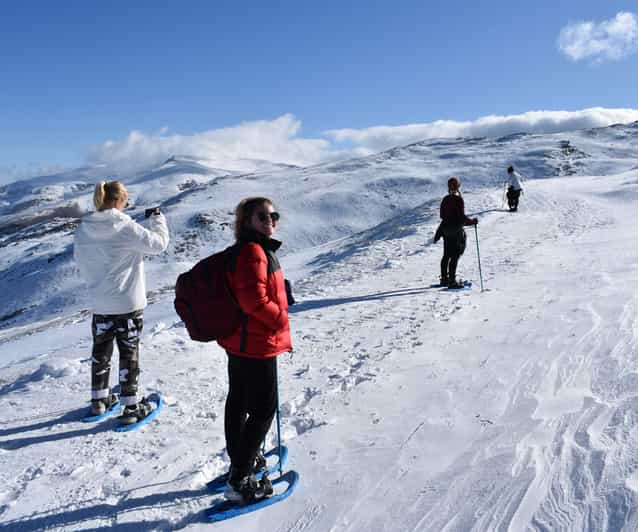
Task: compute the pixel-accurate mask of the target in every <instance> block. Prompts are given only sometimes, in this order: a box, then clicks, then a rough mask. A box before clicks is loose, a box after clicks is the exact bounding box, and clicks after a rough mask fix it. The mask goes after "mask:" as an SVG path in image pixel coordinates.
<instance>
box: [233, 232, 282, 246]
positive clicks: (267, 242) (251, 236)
mask: <svg viewBox="0 0 638 532" xmlns="http://www.w3.org/2000/svg"><path fill="white" fill-rule="evenodd" d="M239 241H240V242H242V243H245V242H256V243H257V244H259V245H260V246H261V247H263V248H264V249H266V250H269V251H277V250H278V249H279V248H280V247H281V241H280V240H275V239H274V238H268V237H267V236H266V235H264V234H263V233H260V232H259V231H255V230H254V229H242V231H241V233H240V235H239Z"/></svg>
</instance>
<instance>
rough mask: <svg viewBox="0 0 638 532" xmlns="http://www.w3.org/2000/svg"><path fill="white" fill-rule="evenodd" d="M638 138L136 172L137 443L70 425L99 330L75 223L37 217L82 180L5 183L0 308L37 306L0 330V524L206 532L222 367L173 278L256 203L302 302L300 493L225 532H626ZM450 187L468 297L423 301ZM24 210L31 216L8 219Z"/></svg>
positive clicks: (470, 142) (636, 129)
mask: <svg viewBox="0 0 638 532" xmlns="http://www.w3.org/2000/svg"><path fill="white" fill-rule="evenodd" d="M637 138H638V124H634V125H632V126H613V127H611V128H604V129H600V130H588V131H581V132H576V133H572V134H561V135H550V136H527V135H519V136H511V137H508V138H506V139H464V140H461V139H459V140H456V141H443V140H441V141H429V142H423V143H418V144H414V145H411V146H407V147H403V148H396V149H394V150H390V151H388V152H384V153H382V154H379V155H377V156H372V157H368V158H365V159H358V160H352V161H346V162H341V163H332V164H326V165H320V166H317V167H313V168H306V169H295V170H283V171H277V172H273V171H271V170H268V171H265V172H261V173H254V174H250V175H236V174H233V173H230V172H229V173H224V172H223V171H221V172H219V173H217V172H216V171H214V170H210V171H209V170H206V172H203V173H197V171H196V169H197V168H199V167H198V166H197V165H196V164H191V163H192V162H193V161H191V162H190V163H189V164H186V163H185V162H183V161H182V162H180V161H181V160H180V159H179V158H176V159H175V160H173V161H167V163H166V164H165V165H164V166H163V168H160V169H155V170H153V171H149V172H146V173H144V174H140V175H138V176H136V177H134V178H132V179H131V180H130V181H129V182H127V183H128V184H129V186H130V189H131V192H132V196H133V199H134V201H135V205H136V207H137V208H136V210H134V211H133V213H134V214H137V213H140V212H141V211H142V209H143V208H144V207H146V206H149V205H153V204H155V203H161V204H162V206H163V208H164V210H165V211H166V213H167V216H168V218H169V223H170V224H171V228H172V237H173V243H172V247H171V249H170V252H169V253H168V254H167V255H166V256H164V257H161V258H159V259H158V260H156V261H153V262H152V263H151V264H150V265H149V266H150V268H149V269H148V277H149V281H150V283H149V284H150V285H151V290H152V297H151V298H150V299H151V304H150V306H149V308H148V309H147V311H146V313H145V334H144V338H143V342H142V344H143V345H142V349H143V351H142V369H143V373H142V384H143V386H144V387H145V388H146V390H147V391H153V390H161V391H162V392H163V393H164V394H165V395H166V398H167V403H168V405H167V407H166V410H165V411H164V412H162V413H161V414H160V417H158V418H157V420H156V421H155V422H153V423H151V424H149V425H148V426H147V427H146V428H144V429H142V430H140V431H137V432H133V433H129V434H118V433H115V432H113V431H112V430H111V428H112V426H113V425H112V422H105V423H103V424H101V425H98V426H86V425H84V424H82V423H80V422H79V417H80V416H81V413H82V411H83V409H84V408H86V405H87V399H88V380H89V365H90V361H89V355H90V353H89V350H90V331H89V323H88V314H87V313H86V312H85V311H84V310H83V309H84V308H85V307H84V306H83V303H85V302H84V301H83V300H82V299H81V297H79V295H78V293H79V292H78V286H79V285H78V284H77V283H78V282H77V279H76V276H75V273H74V267H73V264H72V262H71V261H70V259H69V256H68V254H69V253H70V251H69V250H70V248H69V246H70V242H71V235H72V228H73V224H74V223H76V220H75V216H76V215H77V212H76V213H75V214H72V215H69V216H61V215H60V216H53V215H52V214H51V213H53V212H55V209H61V208H64V207H68V208H74V207H71V205H73V204H74V203H75V202H77V204H78V206H79V207H77V208H78V209H79V210H84V209H85V208H86V206H87V205H88V202H89V199H90V193H91V189H90V188H88V186H90V183H89V181H88V180H86V179H77V180H76V179H71V178H66V179H61V180H59V181H58V182H55V181H51V182H47V183H45V184H43V183H41V182H39V183H38V182H34V183H32V186H31V188H29V185H28V184H24V183H22V184H16V185H14V186H13V188H12V186H9V187H5V188H4V189H2V191H0V194H2V195H3V196H2V198H3V201H5V202H6V203H7V204H6V205H5V206H4V207H3V208H4V209H7V210H6V211H3V212H4V214H3V217H2V219H1V220H2V221H1V223H2V224H3V225H2V227H3V228H2V229H1V231H3V232H2V236H1V238H2V241H0V246H2V249H3V257H4V258H3V266H2V267H3V270H2V272H1V273H0V282H1V283H2V285H1V286H2V291H3V301H5V297H6V300H8V301H9V302H10V303H11V304H14V303H15V302H18V301H22V305H23V307H24V308H26V310H23V312H22V313H21V314H16V315H14V316H13V317H11V316H9V317H7V314H8V313H9V312H12V311H13V312H18V311H19V310H20V309H19V308H16V307H15V306H14V307H4V305H3V314H5V319H4V321H3V322H2V325H3V327H2V329H0V405H1V408H0V464H1V465H2V467H0V481H1V482H0V486H1V487H0V529H2V528H3V527H4V528H6V529H7V530H41V529H43V528H47V527H49V528H51V529H59V530H75V529H78V530H80V529H82V530H86V529H101V528H114V529H119V530H128V529H137V530H180V529H188V530H204V529H207V528H209V526H210V525H208V524H206V523H205V522H204V521H203V512H204V510H205V508H207V507H208V506H210V504H211V503H212V502H213V499H214V498H213V497H212V496H211V495H210V494H208V493H207V492H206V490H205V483H206V481H208V480H210V479H211V478H212V477H213V476H215V475H217V474H219V473H221V472H223V471H224V470H225V469H226V468H227V466H228V462H227V457H226V455H225V452H224V437H223V406H224V399H225V391H226V374H225V360H224V354H223V352H222V351H221V350H220V349H219V348H218V347H217V346H216V345H201V344H195V343H192V342H190V341H189V340H188V337H187V335H186V333H185V331H184V329H183V326H182V325H181V323H180V322H179V320H178V318H177V316H176V315H175V314H174V311H173V309H172V293H171V284H172V282H174V278H175V275H176V272H177V271H180V270H182V269H185V268H186V267H187V266H188V265H190V264H191V263H192V262H193V261H195V260H196V259H197V258H198V257H199V256H201V255H202V254H204V253H205V252H207V251H210V250H213V249H216V248H219V247H221V246H222V245H224V244H225V243H227V242H229V241H230V234H231V231H230V226H229V223H230V221H231V220H232V214H231V211H232V208H233V207H234V205H235V204H236V202H237V201H238V200H239V199H240V198H241V197H244V196H247V195H253V194H266V195H268V196H271V197H273V198H274V199H275V201H276V202H277V204H278V207H279V209H280V210H281V212H282V215H283V220H282V222H283V223H282V231H281V234H280V236H281V237H282V239H283V240H284V242H285V245H284V249H286V250H287V251H286V253H285V254H283V255H282V264H283V267H284V270H285V271H286V273H287V275H288V276H289V277H291V278H292V279H293V281H294V282H295V295H296V297H297V299H298V301H299V303H298V304H297V305H296V306H295V307H293V308H292V314H291V326H292V330H293V342H294V345H295V351H294V353H293V354H292V355H285V356H282V357H280V395H281V403H282V404H281V411H282V428H283V435H284V439H285V441H286V443H287V445H288V446H289V448H290V451H291V456H290V462H289V465H290V467H292V468H294V469H296V470H297V471H299V472H300V473H301V477H302V480H301V486H300V488H299V490H298V492H297V493H296V494H295V495H294V496H293V497H292V498H291V499H289V500H288V501H286V502H284V503H281V504H280V505H275V506H273V507H271V508H269V509H267V510H264V511H262V512H260V513H257V514H253V515H250V516H246V517H243V518H240V519H238V520H236V521H235V522H232V523H226V524H221V525H216V528H217V529H219V530H229V531H231V530H233V531H236V530H246V531H252V530H255V531H256V530H273V531H278V532H284V531H291V532H293V531H294V532H300V531H302V530H303V531H310V530H312V531H325V530H334V531H346V530H348V531H363V530H366V531H367V530H372V531H377V530H379V531H382V530H388V531H389V530H393V531H394V530H454V531H467V530H512V531H518V530H526V529H530V530H555V529H561V530H573V531H580V530H622V529H623V527H624V529H625V530H634V529H636V528H637V525H638V523H637V518H636V515H635V512H634V511H633V508H635V506H636V503H637V502H638V500H637V499H638V496H637V494H636V491H638V477H636V473H635V471H636V468H637V462H636V458H635V457H636V456H638V443H637V442H638V438H637V436H636V430H635V427H634V425H635V420H634V417H635V414H634V411H635V397H637V396H638V379H637V378H636V375H637V374H636V372H635V367H636V360H635V359H636V347H637V344H638V319H637V318H636V316H637V315H638V312H637V311H638V293H637V291H636V290H635V289H634V283H635V280H634V277H635V271H636V266H637V265H638V235H637V234H636V231H635V230H634V229H633V226H632V224H631V223H630V221H631V220H632V219H633V217H635V213H636V212H638V209H637V206H638V169H636V168H637V167H638V157H637V156H636V155H635V153H634V152H633V151H632V146H635V145H636V140H637ZM567 141H569V145H567V144H566V142H567ZM184 159H186V158H184ZM509 162H512V163H514V164H515V165H517V166H518V167H520V168H521V169H522V171H523V172H524V173H525V174H527V175H528V176H534V177H536V178H538V179H530V180H528V181H527V183H525V185H524V186H525V192H524V195H523V197H522V199H521V209H520V211H519V212H518V213H516V214H510V213H508V212H505V211H504V210H503V209H502V206H503V205H502V192H503V191H502V187H501V186H500V183H501V179H502V175H499V174H498V172H500V171H502V168H503V167H505V166H506V165H507V163H509ZM187 167H188V168H189V169H190V173H189V170H186V168H187ZM151 172H155V174H153V175H154V177H153V178H152V179H150V180H149V179H148V176H149V175H150V174H151ZM455 174H457V175H458V174H460V175H461V177H462V179H463V189H464V196H465V201H466V205H467V209H468V211H470V212H474V213H479V217H480V224H479V226H478V233H477V234H475V233H474V231H470V232H468V249H467V251H466V254H465V256H464V257H463V258H462V260H461V265H460V271H461V274H462V275H463V277H465V278H471V279H473V280H474V290H473V291H471V292H464V293H449V292H445V291H440V290H437V289H432V288H429V285H430V284H431V283H432V282H433V281H434V280H435V279H436V277H437V275H438V261H439V259H440V253H441V250H440V245H434V244H432V243H431V237H432V235H433V233H434V228H435V226H436V223H437V222H438V202H439V199H440V197H441V196H442V195H443V193H444V185H443V184H444V181H445V180H446V179H447V177H449V176H450V175H455ZM82 183H86V184H88V186H85V185H83V184H82ZM38 187H41V188H42V187H48V190H44V191H43V190H42V189H41V188H40V189H38ZM51 187H53V189H51ZM82 187H85V188H82ZM34 189H36V190H34ZM47 194H49V196H46V195H47ZM26 201H37V202H38V203H37V204H36V203H34V204H33V205H31V206H29V207H25V209H22V210H20V211H14V212H9V209H10V208H12V207H14V206H15V205H18V204H20V203H21V202H26ZM57 212H59V211H57ZM47 213H48V214H47ZM36 216H43V217H45V218H44V219H42V220H39V221H38V220H36V221H35V222H33V223H31V222H30V221H32V220H33V219H34V218H35V217H36ZM20 220H21V221H22V222H20ZM19 223H22V224H23V225H21V226H19V227H18V226H17V224H19ZM10 224H14V227H12V226H11V225H10ZM64 224H69V225H67V226H64ZM476 236H478V237H479V238H480V253H481V259H482V273H483V280H484V283H485V288H486V291H484V292H480V289H479V284H480V283H479V276H478V267H477V256H476ZM50 258H53V260H51V261H49V259H50ZM5 308H6V310H4V309H5ZM113 378H115V375H113ZM274 441H275V434H274V432H273V433H271V435H270V442H269V444H273V443H274Z"/></svg>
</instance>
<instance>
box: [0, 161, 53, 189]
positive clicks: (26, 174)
mask: <svg viewBox="0 0 638 532" xmlns="http://www.w3.org/2000/svg"><path fill="white" fill-rule="evenodd" d="M64 170H65V167H64V166H61V165H52V164H36V163H30V164H27V165H25V166H23V167H18V166H15V165H14V166H0V186H2V185H6V184H8V183H13V182H14V181H20V180H22V179H28V178H30V177H33V176H43V175H52V174H56V173H58V172H63V171H64Z"/></svg>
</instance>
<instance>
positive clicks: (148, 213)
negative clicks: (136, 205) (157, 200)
mask: <svg viewBox="0 0 638 532" xmlns="http://www.w3.org/2000/svg"><path fill="white" fill-rule="evenodd" d="M161 212H162V211H160V208H159V207H151V208H150V209H146V210H145V211H144V218H148V217H149V216H151V214H160V213H161Z"/></svg>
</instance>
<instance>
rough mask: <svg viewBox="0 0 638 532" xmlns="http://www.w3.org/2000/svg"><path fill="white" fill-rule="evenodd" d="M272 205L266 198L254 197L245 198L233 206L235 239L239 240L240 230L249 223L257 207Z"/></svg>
mask: <svg viewBox="0 0 638 532" xmlns="http://www.w3.org/2000/svg"><path fill="white" fill-rule="evenodd" d="M265 204H268V205H273V202H272V200H270V199H268V198H262V197H255V198H245V199H243V200H241V201H240V202H239V204H238V205H237V207H236V208H235V227H234V231H235V240H236V241H238V242H239V238H240V236H241V233H242V231H243V230H244V229H245V228H246V227H248V226H249V225H250V219H251V218H252V216H253V214H254V212H255V211H256V210H257V208H258V207H261V206H262V205H265Z"/></svg>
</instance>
